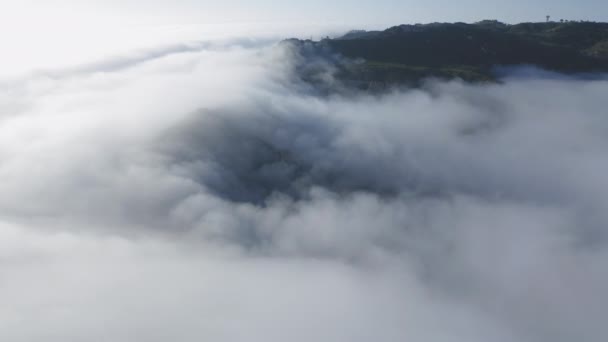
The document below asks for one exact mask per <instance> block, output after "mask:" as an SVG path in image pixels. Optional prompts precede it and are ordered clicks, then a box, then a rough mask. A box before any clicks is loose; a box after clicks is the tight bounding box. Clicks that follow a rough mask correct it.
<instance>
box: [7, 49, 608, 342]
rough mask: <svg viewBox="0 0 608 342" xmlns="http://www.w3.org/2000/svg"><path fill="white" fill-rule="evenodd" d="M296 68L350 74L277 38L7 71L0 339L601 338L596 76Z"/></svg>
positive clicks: (607, 85)
mask: <svg viewBox="0 0 608 342" xmlns="http://www.w3.org/2000/svg"><path fill="white" fill-rule="evenodd" d="M302 68H304V69H306V70H309V71H310V70H315V71H316V72H317V74H316V75H317V77H318V80H320V81H322V82H323V84H325V85H326V87H329V88H340V87H341V86H340V83H339V81H337V80H336V79H334V77H333V73H332V68H331V66H330V65H329V64H328V63H326V62H325V60H324V59H323V58H320V57H319V58H317V59H315V58H312V57H311V56H302V55H301V54H299V52H298V51H296V50H295V49H293V48H292V47H291V46H290V45H288V44H278V45H275V44H271V43H269V42H268V40H235V41H233V42H232V43H217V42H216V43H213V44H212V43H197V44H190V45H176V46H172V47H170V48H165V49H158V50H149V51H148V53H145V54H144V53H140V54H137V55H134V56H132V57H124V58H122V59H114V60H110V61H105V62H101V63H92V64H87V65H85V66H82V67H74V68H64V69H60V70H59V69H58V70H55V71H45V72H37V73H35V74H32V75H30V76H27V77H23V78H21V79H16V78H13V79H10V80H8V79H7V80H4V81H2V82H1V84H0V87H1V89H2V92H1V93H0V303H1V305H0V340H2V341H15V342H36V341H45V342H48V341H50V342H54V341H99V342H102V341H117V342H131V341H145V342H148V341H168V340H172V341H231V342H234V341H269V342H274V341H285V340H289V341H332V342H340V341H344V342H346V341H349V342H352V341H430V342H444V341H445V342H448V341H450V342H452V341H472V342H478V341H479V342H481V341H498V342H502V341H504V342H507V341H523V342H562V341H563V342H565V341H589V342H603V341H606V339H607V338H608V328H606V324H605V323H604V321H605V317H606V315H607V314H608V309H607V308H608V295H607V294H606V289H607V288H608V273H607V272H606V271H605V270H606V268H607V267H608V234H607V233H608V231H607V227H608V214H607V213H608V210H607V209H608V207H607V206H608V177H606V175H605V173H606V170H608V117H607V116H606V115H605V113H606V110H605V109H606V108H608V97H606V96H605V94H606V93H607V91H608V80H606V78H605V77H604V76H601V75H600V76H597V77H592V78H589V79H574V78H566V77H558V76H557V75H554V74H550V73H546V72H542V71H537V70H534V69H531V68H525V69H519V70H507V71H504V72H505V75H507V77H505V79H504V80H503V82H501V83H499V84H492V85H488V84H484V85H471V84H465V83H463V82H460V81H452V82H444V81H439V80H428V81H427V82H425V83H424V85H423V86H422V87H421V88H418V89H395V90H393V91H390V92H387V93H386V94H383V95H374V94H365V93H354V92H352V93H351V92H348V91H344V89H342V88H340V91H339V92H335V93H334V92H329V93H327V92H324V91H317V89H315V87H314V86H312V85H311V84H310V83H306V82H304V81H302V80H301V79H300V78H299V77H298V72H297V70H301V69H302ZM522 76H525V77H522Z"/></svg>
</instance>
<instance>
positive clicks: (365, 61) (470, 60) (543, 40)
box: [287, 20, 608, 88]
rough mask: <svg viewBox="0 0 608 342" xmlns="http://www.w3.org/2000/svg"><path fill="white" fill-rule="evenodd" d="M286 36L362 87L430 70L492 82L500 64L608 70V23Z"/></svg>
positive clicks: (417, 77)
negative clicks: (315, 37)
mask: <svg viewBox="0 0 608 342" xmlns="http://www.w3.org/2000/svg"><path fill="white" fill-rule="evenodd" d="M287 42H289V43H291V44H293V45H294V46H295V47H296V48H297V49H299V50H300V51H301V52H303V55H304V56H306V55H311V51H314V53H315V54H317V55H318V54H319V53H320V54H322V55H325V56H329V55H334V56H333V57H331V58H328V60H329V61H330V62H331V63H333V64H334V66H335V68H336V70H337V72H336V76H337V77H338V79H340V80H342V81H344V82H346V83H348V84H351V85H356V86H358V87H359V88H377V87H379V88H385V87H386V86H390V85H401V84H416V83H418V82H420V81H421V80H422V79H425V78H429V77H436V78H442V79H456V78H457V79H462V80H464V81H468V82H493V81H496V80H497V79H498V77H499V76H498V75H497V72H496V70H497V69H498V68H499V67H510V66H523V65H529V66H536V67H539V68H542V69H546V70H549V71H554V72H559V73H564V74H571V75H572V74H574V75H583V74H591V73H597V72H608V23H596V22H572V21H570V22H563V21H562V22H545V23H521V24H516V25H509V24H505V23H502V22H499V21H496V20H484V21H481V22H478V23H474V24H466V23H432V24H416V25H400V26H395V27H391V28H389V29H387V30H384V31H351V32H349V33H347V34H346V35H344V36H341V37H338V38H333V39H329V38H326V39H323V40H321V41H311V40H297V39H290V40H288V41H287ZM344 57H346V58H344ZM346 61H347V62H346ZM307 72H310V70H307ZM303 77H304V78H306V79H308V80H313V79H314V78H315V76H314V75H312V74H303Z"/></svg>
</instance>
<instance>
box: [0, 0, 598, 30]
mask: <svg viewBox="0 0 608 342" xmlns="http://www.w3.org/2000/svg"><path fill="white" fill-rule="evenodd" d="M15 8H19V9H20V10H21V12H22V13H27V12H29V11H31V12H36V11H38V12H40V13H43V14H46V13H49V12H48V11H49V8H51V10H52V11H61V12H62V13H64V14H65V13H67V14H71V15H73V16H76V15H82V16H88V17H90V19H91V20H94V19H95V18H98V19H99V18H110V17H111V18H112V19H113V20H124V21H131V22H135V23H140V22H141V23H158V24H192V23H201V22H205V23H228V22H261V23H267V22H291V23H312V24H324V23H328V24H329V23H330V24H348V25H356V26H362V27H364V26H370V25H372V26H388V25H393V24H398V23H415V22H432V21H466V22H471V21H477V20H481V19H486V18H492V19H500V20H502V21H506V22H511V23H513V22H520V21H540V20H544V16H545V15H547V14H550V15H552V17H554V18H556V19H560V18H566V19H571V20H580V19H583V20H596V21H608V0H537V1H529V0H510V1H507V0H485V1H480V0H459V1H455V0H374V1H369V0H306V1H277V0H256V1H254V0H222V1H217V0H214V1H204V0H3V1H2V3H1V4H0V9H2V10H3V11H2V12H4V13H5V14H7V13H10V12H11V9H15ZM13 17H14V16H13ZM104 20H105V19H104Z"/></svg>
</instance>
